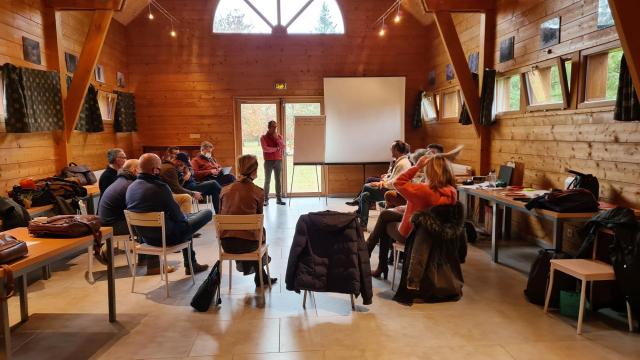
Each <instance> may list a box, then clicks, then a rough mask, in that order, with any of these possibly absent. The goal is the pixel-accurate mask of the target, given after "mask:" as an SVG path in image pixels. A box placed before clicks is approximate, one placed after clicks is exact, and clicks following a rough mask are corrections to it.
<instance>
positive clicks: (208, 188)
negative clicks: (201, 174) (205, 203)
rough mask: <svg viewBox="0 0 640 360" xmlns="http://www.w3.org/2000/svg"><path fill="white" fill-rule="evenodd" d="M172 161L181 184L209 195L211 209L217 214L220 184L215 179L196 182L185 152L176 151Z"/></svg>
mask: <svg viewBox="0 0 640 360" xmlns="http://www.w3.org/2000/svg"><path fill="white" fill-rule="evenodd" d="M173 163H174V165H175V166H176V169H178V178H179V179H178V180H179V182H180V183H181V184H182V186H183V187H184V188H185V189H189V190H191V191H197V192H200V193H201V194H202V195H203V196H211V201H212V202H213V209H214V210H215V211H216V214H218V213H219V212H220V191H222V186H220V184H218V182H217V181H215V180H207V181H202V182H197V181H196V176H195V174H194V172H193V168H192V167H191V162H190V161H189V155H187V153H183V152H181V153H178V154H177V155H176V158H175V159H174V161H173Z"/></svg>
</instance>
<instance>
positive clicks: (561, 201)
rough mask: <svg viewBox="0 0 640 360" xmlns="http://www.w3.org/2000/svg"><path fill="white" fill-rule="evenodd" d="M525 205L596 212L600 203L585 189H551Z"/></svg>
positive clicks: (577, 211)
mask: <svg viewBox="0 0 640 360" xmlns="http://www.w3.org/2000/svg"><path fill="white" fill-rule="evenodd" d="M525 207H526V208H527V209H529V210H531V209H533V208H539V209H546V210H552V211H555V212H559V213H583V212H596V211H598V208H599V207H600V204H599V203H598V201H597V200H596V198H595V197H594V196H593V194H592V193H591V192H590V191H589V190H586V189H571V190H563V191H552V192H550V193H548V194H545V195H541V196H538V197H536V198H533V199H531V200H530V201H529V202H528V203H527V204H526V205H525Z"/></svg>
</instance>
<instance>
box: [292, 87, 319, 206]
mask: <svg viewBox="0 0 640 360" xmlns="http://www.w3.org/2000/svg"><path fill="white" fill-rule="evenodd" d="M282 108H283V112H284V128H285V129H284V133H285V139H286V148H287V150H286V159H287V161H286V166H285V174H286V180H287V181H286V184H287V188H286V191H287V193H289V195H318V194H321V193H322V192H323V189H324V187H323V176H322V173H323V171H322V170H323V169H322V166H315V165H296V166H295V170H294V167H293V152H294V144H295V131H294V129H295V117H296V116H314V115H322V114H323V113H324V109H323V104H322V98H309V99H285V100H283V106H282Z"/></svg>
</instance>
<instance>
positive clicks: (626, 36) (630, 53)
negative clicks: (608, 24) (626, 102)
mask: <svg viewBox="0 0 640 360" xmlns="http://www.w3.org/2000/svg"><path fill="white" fill-rule="evenodd" d="M609 6H610V7H611V13H612V14H613V19H614V22H615V24H616V30H617V31H618V37H620V43H621V44H622V50H623V51H624V55H625V56H624V57H625V59H626V60H627V65H628V67H629V71H630V72H631V79H632V80H633V86H634V87H635V89H636V91H640V36H638V34H635V32H636V31H638V25H637V24H636V23H635V22H636V21H638V13H639V12H640V2H638V1H630V0H609Z"/></svg>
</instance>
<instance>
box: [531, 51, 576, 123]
mask: <svg viewBox="0 0 640 360" xmlns="http://www.w3.org/2000/svg"><path fill="white" fill-rule="evenodd" d="M553 65H556V66H557V67H558V76H559V78H560V93H561V94H562V101H561V102H559V103H554V104H541V105H531V99H530V97H529V85H528V81H529V80H528V78H527V73H529V72H531V71H532V70H535V69H536V68H546V67H551V66H553ZM563 65H564V64H563V63H562V58H561V57H557V58H553V59H549V60H546V61H541V62H539V63H535V64H532V65H530V66H527V67H526V68H525V69H524V72H523V73H522V79H523V80H524V82H521V91H522V90H524V96H525V99H526V109H527V112H534V111H545V110H564V109H567V108H568V101H567V97H568V96H567V93H568V90H567V77H566V74H565V70H564V66H563Z"/></svg>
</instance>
